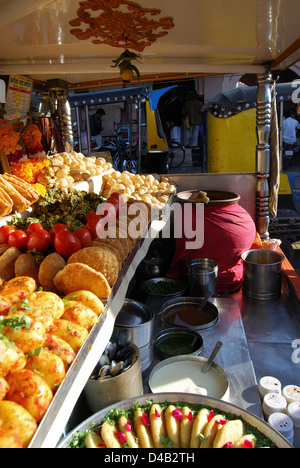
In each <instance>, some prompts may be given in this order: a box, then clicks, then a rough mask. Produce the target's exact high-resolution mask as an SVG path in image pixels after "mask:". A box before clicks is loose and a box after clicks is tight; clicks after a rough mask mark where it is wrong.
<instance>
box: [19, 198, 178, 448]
mask: <svg viewBox="0 0 300 468" xmlns="http://www.w3.org/2000/svg"><path fill="white" fill-rule="evenodd" d="M169 216H170V204H169V205H168V206H167V207H166V208H165V209H164V210H163V213H162V216H161V219H160V220H155V221H153V222H150V223H149V226H148V228H147V230H146V231H145V233H144V235H143V237H142V239H140V240H138V241H137V243H136V245H135V247H134V249H133V250H132V252H131V253H130V254H129V257H128V258H127V260H126V263H125V265H124V266H123V269H122V270H121V272H120V274H119V277H118V280H117V282H116V283H115V285H114V287H113V288H112V292H111V295H110V297H109V298H108V301H107V303H106V306H105V309H104V312H103V314H102V315H101V316H100V320H99V322H98V323H97V324H96V325H94V327H93V328H92V330H91V331H90V334H89V336H88V338H87V339H86V341H85V343H84V344H83V346H82V347H81V349H80V351H79V353H78V354H77V356H76V359H75V361H74V362H73V364H72V365H71V367H70V368H69V370H68V373H67V376H66V378H65V380H64V381H63V383H62V384H61V385H60V387H59V389H58V390H57V392H56V394H55V396H54V398H53V400H52V403H51V405H50V406H49V408H48V411H47V412H46V414H45V416H44V418H43V420H42V421H41V423H40V425H39V427H38V429H37V431H36V433H35V435H34V437H33V439H32V441H31V443H30V445H29V447H28V448H55V447H56V445H57V444H58V442H59V440H60V438H61V435H62V434H63V432H64V429H65V427H66V425H67V422H68V420H69V418H70V416H71V413H72V411H73V408H74V406H75V404H76V402H77V400H78V398H79V396H80V394H81V392H82V391H83V388H84V386H85V384H86V382H87V381H88V379H89V377H90V375H91V373H92V372H93V369H94V368H95V366H96V364H97V362H98V361H99V358H100V356H101V355H102V354H103V352H104V350H105V348H106V345H107V343H108V341H109V339H110V337H111V335H112V332H113V328H114V323H115V319H116V317H117V315H118V313H119V311H120V309H121V307H122V305H123V303H124V300H125V296H126V293H127V289H128V285H129V283H130V281H131V279H132V278H133V276H134V273H135V271H136V268H137V267H138V265H139V264H140V262H141V261H142V260H143V258H144V257H145V255H146V254H147V251H148V249H149V246H150V244H151V242H152V240H153V239H154V238H155V237H157V235H158V234H159V232H160V231H161V229H162V228H163V226H164V225H165V223H166V222H167V220H168V219H169Z"/></svg>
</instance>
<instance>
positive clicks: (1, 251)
mask: <svg viewBox="0 0 300 468" xmlns="http://www.w3.org/2000/svg"><path fill="white" fill-rule="evenodd" d="M8 249H9V245H8V244H2V245H0V256H1V255H3V254H4V252H6V251H7V250H8Z"/></svg>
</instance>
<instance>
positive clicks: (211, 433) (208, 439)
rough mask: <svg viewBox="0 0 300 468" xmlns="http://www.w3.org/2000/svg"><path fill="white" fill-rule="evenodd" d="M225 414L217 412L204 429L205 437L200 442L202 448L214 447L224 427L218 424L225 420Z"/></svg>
mask: <svg viewBox="0 0 300 468" xmlns="http://www.w3.org/2000/svg"><path fill="white" fill-rule="evenodd" d="M223 419H224V416H223V415H222V414H217V415H216V416H214V417H213V418H212V419H211V421H209V423H208V424H207V426H206V429H205V431H204V439H203V440H202V442H201V444H200V448H206V449H207V448H212V447H213V442H214V440H215V437H216V435H217V433H218V431H219V430H220V429H222V427H223V426H222V424H218V422H219V421H220V420H223Z"/></svg>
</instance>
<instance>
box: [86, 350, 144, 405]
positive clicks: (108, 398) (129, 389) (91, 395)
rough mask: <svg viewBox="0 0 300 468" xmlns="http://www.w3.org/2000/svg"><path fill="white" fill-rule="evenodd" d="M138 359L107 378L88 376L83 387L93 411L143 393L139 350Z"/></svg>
mask: <svg viewBox="0 0 300 468" xmlns="http://www.w3.org/2000/svg"><path fill="white" fill-rule="evenodd" d="M136 352H137V355H138V359H137V360H136V362H135V363H134V364H133V365H132V366H131V367H130V368H129V369H128V370H126V371H125V372H123V373H122V374H119V375H117V376H115V377H110V378H109V379H102V380H99V379H98V380H95V379H93V378H90V379H89V380H88V381H87V383H86V386H85V387H84V390H83V391H84V394H85V397H86V400H87V403H88V405H89V407H90V409H91V411H93V412H94V413H96V412H97V411H100V410H101V409H102V408H105V407H107V406H109V405H111V404H113V403H116V402H118V401H122V400H125V399H127V398H132V397H134V396H139V395H143V393H144V392H143V378H142V369H141V360H140V354H139V350H138V348H137V347H136Z"/></svg>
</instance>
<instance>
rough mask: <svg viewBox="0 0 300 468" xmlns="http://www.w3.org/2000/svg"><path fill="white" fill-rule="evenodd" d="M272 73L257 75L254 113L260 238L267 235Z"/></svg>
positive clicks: (257, 208) (265, 237)
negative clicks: (255, 111)
mask: <svg viewBox="0 0 300 468" xmlns="http://www.w3.org/2000/svg"><path fill="white" fill-rule="evenodd" d="M271 86H272V75H271V73H270V72H269V71H268V72H266V73H265V74H262V75H258V87H257V113H256V133H257V146H256V174H257V187H256V228H257V231H258V233H259V234H260V236H261V238H262V239H267V238H268V237H269V221H270V218H269V195H270V191H269V175H270V133H271Z"/></svg>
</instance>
